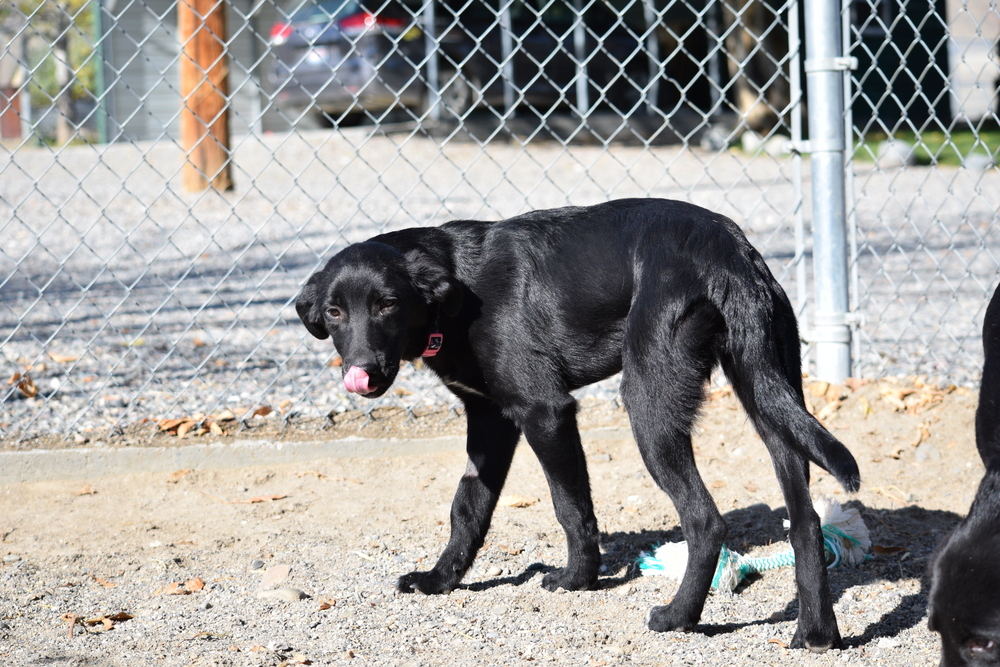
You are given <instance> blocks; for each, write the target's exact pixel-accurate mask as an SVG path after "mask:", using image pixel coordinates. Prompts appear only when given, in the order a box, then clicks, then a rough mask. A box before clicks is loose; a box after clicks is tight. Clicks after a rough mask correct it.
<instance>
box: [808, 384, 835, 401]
mask: <svg viewBox="0 0 1000 667" xmlns="http://www.w3.org/2000/svg"><path fill="white" fill-rule="evenodd" d="M829 389H830V383H829V382H824V381H820V382H813V383H812V384H810V385H809V395H810V396H815V397H816V398H819V397H820V396H825V395H826V392H827V390H829Z"/></svg>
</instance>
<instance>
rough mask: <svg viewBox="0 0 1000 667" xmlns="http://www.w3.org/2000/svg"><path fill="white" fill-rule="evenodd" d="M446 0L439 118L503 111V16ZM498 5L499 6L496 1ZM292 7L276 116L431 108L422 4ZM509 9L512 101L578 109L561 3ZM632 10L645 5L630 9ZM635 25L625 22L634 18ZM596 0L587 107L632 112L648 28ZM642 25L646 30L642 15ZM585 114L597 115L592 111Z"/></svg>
mask: <svg viewBox="0 0 1000 667" xmlns="http://www.w3.org/2000/svg"><path fill="white" fill-rule="evenodd" d="M458 1H459V0H442V1H441V2H440V3H439V4H438V5H437V8H436V11H435V14H436V21H435V23H436V25H435V31H436V35H437V43H438V81H437V90H438V91H439V94H440V98H441V102H442V107H441V108H442V111H443V113H446V114H450V115H452V116H454V117H462V116H464V115H465V114H466V113H467V112H468V111H469V110H470V109H472V108H473V107H476V106H479V105H491V106H494V107H498V108H502V107H503V105H504V79H505V70H504V67H503V57H502V53H503V44H502V31H501V27H500V19H499V17H498V13H497V10H496V9H495V8H493V7H491V6H489V5H488V4H487V2H486V1H479V0H473V1H472V2H461V4H457V5H456V6H457V8H454V7H452V6H451V5H449V4H447V3H448V2H456V3H457V2H458ZM495 1H496V0H493V2H494V3H495ZM409 2H416V4H415V5H414V4H403V3H402V2H400V1H399V0H388V1H386V0H311V1H308V2H306V3H305V4H302V0H293V5H292V7H294V6H298V5H301V7H299V8H298V9H295V10H294V11H293V10H292V9H291V8H289V12H290V14H289V19H288V20H287V21H284V22H280V23H277V24H275V25H274V27H273V28H272V30H271V44H272V52H273V54H274V67H273V71H272V73H271V83H272V84H273V86H274V90H275V100H276V103H277V105H278V106H279V108H283V109H288V110H291V111H293V112H298V111H300V110H304V109H309V108H312V109H315V110H318V111H322V112H323V113H325V114H328V115H329V116H331V117H333V118H334V119H337V118H340V117H342V116H345V115H347V114H351V113H360V112H363V111H368V112H370V113H373V114H380V113H381V112H383V111H385V110H388V109H394V108H401V107H403V108H408V109H411V110H413V111H415V112H416V113H418V114H419V113H422V112H423V111H424V110H426V109H427V105H428V102H429V99H430V95H429V91H428V87H427V85H426V82H427V70H428V67H427V63H426V62H425V61H426V39H425V36H424V32H423V30H422V27H421V26H422V24H421V21H420V15H419V12H420V9H421V6H420V2H419V0H409ZM536 2H538V0H515V2H514V3H513V4H512V6H511V10H510V18H511V33H512V34H511V38H512V44H513V49H512V50H511V62H512V65H511V68H512V70H513V77H512V80H511V83H512V84H513V88H514V103H515V105H520V106H522V107H526V108H529V109H532V110H534V111H535V112H536V113H539V114H545V113H547V112H548V111H549V110H550V109H552V108H553V107H557V106H567V105H572V104H575V103H576V101H577V97H576V95H577V88H576V86H575V82H576V79H577V72H578V65H577V61H576V59H575V57H574V54H575V53H576V51H575V49H576V48H577V47H576V45H575V42H574V38H575V32H574V19H575V14H574V12H573V9H572V6H571V5H569V4H566V3H565V2H564V1H562V0H556V1H555V2H551V1H548V0H542V3H541V4H542V8H541V9H540V8H539V7H538V6H537V5H536V4H535V3H536ZM634 6H635V7H641V5H638V3H634ZM627 18H628V17H627ZM635 18H636V17H635V12H634V11H633V12H632V14H631V23H630V22H629V21H628V20H626V21H625V22H624V23H623V22H622V21H620V20H618V19H617V17H616V15H615V14H614V13H613V12H612V11H610V10H608V9H607V8H606V7H604V6H603V5H600V3H595V4H594V5H592V7H591V9H589V10H588V11H587V14H586V15H585V19H584V20H585V25H586V26H587V27H588V29H587V31H586V37H585V40H584V41H583V44H582V46H583V54H584V60H585V62H586V72H587V79H588V88H587V92H588V95H589V100H590V101H591V102H590V105H591V106H593V104H594V102H595V101H599V104H600V105H602V106H608V105H612V106H614V107H615V108H617V109H618V110H619V111H622V112H626V111H630V110H632V109H634V108H636V106H637V104H638V102H639V101H641V100H642V99H643V89H644V87H645V86H646V85H647V82H648V81H649V61H648V59H647V57H646V54H645V52H644V50H643V48H644V44H643V43H642V38H641V37H640V36H641V35H642V34H643V32H644V31H643V29H642V28H641V27H640V26H635V25H634V24H635V22H636V21H635ZM638 19H639V20H640V21H641V19H642V16H641V9H640V10H639V16H638ZM588 110H589V109H588Z"/></svg>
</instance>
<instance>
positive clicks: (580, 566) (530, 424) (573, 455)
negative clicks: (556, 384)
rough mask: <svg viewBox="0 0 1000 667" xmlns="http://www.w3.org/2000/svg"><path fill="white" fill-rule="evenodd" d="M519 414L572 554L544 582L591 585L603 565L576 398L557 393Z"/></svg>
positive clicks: (552, 588) (563, 585)
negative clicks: (578, 428)
mask: <svg viewBox="0 0 1000 667" xmlns="http://www.w3.org/2000/svg"><path fill="white" fill-rule="evenodd" d="M518 412H519V413H521V414H522V415H523V418H522V419H521V420H520V421H521V423H522V427H523V429H524V437H525V439H526V440H527V441H528V444H529V445H530V446H531V449H532V450H533V451H534V452H535V456H537V457H538V461H539V463H541V465H542V471H543V472H544V473H545V478H546V480H547V481H548V483H549V490H550V491H551V493H552V504H553V505H554V506H555V511H556V519H558V520H559V524H560V525H561V526H562V527H563V530H564V531H565V533H566V546H567V550H568V552H569V553H568V558H567V563H566V567H565V568H563V569H561V570H557V571H555V572H551V573H549V574H547V575H545V578H544V579H543V580H542V586H543V587H544V588H546V589H548V590H550V591H555V590H558V589H560V588H563V589H565V590H567V591H575V590H581V589H587V588H592V587H593V585H594V584H595V583H596V582H597V575H598V572H599V570H600V567H601V549H600V546H599V544H598V533H597V517H595V516H594V503H593V501H592V500H591V497H590V481H589V477H588V475H587V460H586V458H585V457H584V454H583V445H582V444H581V443H580V432H579V431H578V430H577V425H576V401H574V400H573V398H572V397H571V396H570V395H569V394H559V393H553V394H552V395H551V397H550V398H549V400H547V401H545V402H536V403H534V404H532V405H531V406H530V407H528V408H526V409H524V410H518Z"/></svg>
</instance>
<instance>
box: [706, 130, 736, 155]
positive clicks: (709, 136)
mask: <svg viewBox="0 0 1000 667" xmlns="http://www.w3.org/2000/svg"><path fill="white" fill-rule="evenodd" d="M699 143H700V145H701V147H702V148H703V149H705V150H706V151H716V152H717V151H724V150H726V148H728V147H729V136H728V133H727V132H726V131H725V130H724V129H722V128H720V127H710V128H708V130H707V131H706V132H705V133H704V134H703V135H701V141H700V142H699Z"/></svg>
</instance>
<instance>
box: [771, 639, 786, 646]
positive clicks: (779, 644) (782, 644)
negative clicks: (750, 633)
mask: <svg viewBox="0 0 1000 667" xmlns="http://www.w3.org/2000/svg"><path fill="white" fill-rule="evenodd" d="M767 643H768V644H777V645H778V646H780V647H781V648H788V644H786V643H785V642H783V641H781V640H780V639H773V638H772V639H768V640H767Z"/></svg>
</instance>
